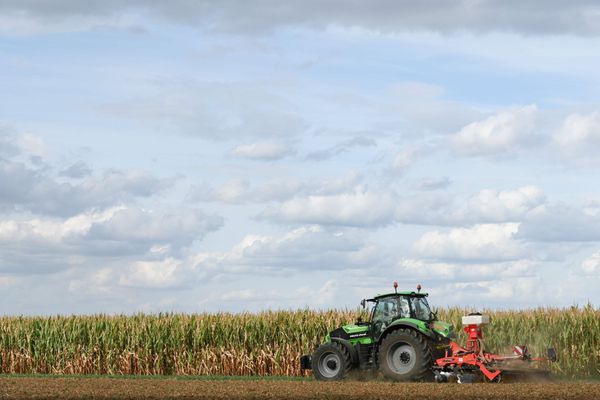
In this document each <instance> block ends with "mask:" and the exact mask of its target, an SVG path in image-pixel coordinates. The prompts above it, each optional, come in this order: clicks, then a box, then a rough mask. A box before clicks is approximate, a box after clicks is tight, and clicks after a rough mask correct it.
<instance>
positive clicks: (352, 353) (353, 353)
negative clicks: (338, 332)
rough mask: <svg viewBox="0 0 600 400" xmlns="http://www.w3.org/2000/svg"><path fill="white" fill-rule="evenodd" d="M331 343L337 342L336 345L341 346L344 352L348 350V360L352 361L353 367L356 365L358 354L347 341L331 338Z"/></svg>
mask: <svg viewBox="0 0 600 400" xmlns="http://www.w3.org/2000/svg"><path fill="white" fill-rule="evenodd" d="M331 341H332V342H337V343H340V344H341V345H343V346H344V347H345V348H346V350H348V353H350V358H351V359H352V364H353V365H356V364H358V352H357V351H356V348H355V347H354V346H352V343H350V341H349V340H346V339H342V338H339V337H332V338H331Z"/></svg>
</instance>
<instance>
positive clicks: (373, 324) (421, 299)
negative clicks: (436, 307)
mask: <svg viewBox="0 0 600 400" xmlns="http://www.w3.org/2000/svg"><path fill="white" fill-rule="evenodd" d="M394 288H396V286H394ZM426 297H427V293H421V286H420V285H419V286H418V287H417V292H400V293H398V292H397V291H395V292H394V293H388V294H382V295H378V296H375V297H374V298H372V299H365V300H363V301H362V302H361V305H362V306H363V307H364V308H366V304H367V303H374V305H373V307H372V309H371V312H370V321H369V323H368V325H369V326H370V328H371V329H370V331H371V337H372V338H373V340H374V341H377V340H379V338H380V337H381V334H382V333H383V332H385V330H386V328H387V327H389V326H390V325H392V323H393V322H394V321H397V320H399V319H404V320H415V322H416V321H420V322H424V323H429V322H432V321H434V320H435V319H436V318H435V314H434V313H433V312H431V309H430V308H429V303H428V302H427V299H426Z"/></svg>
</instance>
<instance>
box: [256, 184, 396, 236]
mask: <svg viewBox="0 0 600 400" xmlns="http://www.w3.org/2000/svg"><path fill="white" fill-rule="evenodd" d="M395 204H396V203H395V199H394V198H393V197H392V196H391V195H390V194H386V193H373V192H368V191H356V192H354V193H344V194H339V195H329V196H318V195H313V196H307V197H300V198H294V199H291V200H288V201H285V202H284V203H282V204H281V205H280V206H278V207H276V208H270V209H267V210H265V211H264V212H263V213H262V214H261V216H262V217H265V218H271V219H274V220H277V221H281V222H296V223H307V224H323V225H346V226H362V227H377V226H384V225H389V224H392V223H393V222H394V213H395V210H396V205H395Z"/></svg>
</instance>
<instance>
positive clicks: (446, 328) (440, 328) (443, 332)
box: [430, 321, 455, 339]
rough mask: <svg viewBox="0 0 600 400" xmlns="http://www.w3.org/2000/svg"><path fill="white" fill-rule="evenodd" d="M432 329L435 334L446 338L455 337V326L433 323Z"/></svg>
mask: <svg viewBox="0 0 600 400" xmlns="http://www.w3.org/2000/svg"><path fill="white" fill-rule="evenodd" d="M430 327H431V329H432V330H433V331H434V332H435V333H437V334H438V335H440V336H443V337H445V338H448V339H450V338H453V337H454V336H455V332H454V326H453V325H452V324H450V323H448V322H443V321H433V322H432V323H431V325H430Z"/></svg>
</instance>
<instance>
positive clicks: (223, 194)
mask: <svg viewBox="0 0 600 400" xmlns="http://www.w3.org/2000/svg"><path fill="white" fill-rule="evenodd" d="M362 179H363V178H362V176H361V175H360V174H358V173H356V172H350V173H348V174H346V175H345V176H343V177H341V178H337V179H312V180H306V181H297V180H293V179H285V180H282V179H277V180H271V181H267V182H265V183H261V184H256V185H254V186H251V185H250V183H249V182H248V181H246V180H243V179H231V180H229V181H227V182H225V183H223V184H222V185H220V186H216V187H213V186H211V185H208V184H206V183H205V184H200V185H194V186H192V188H191V189H190V192H189V193H188V198H189V199H190V200H191V201H206V202H222V203H230V204H244V203H268V202H273V201H285V200H289V199H291V198H293V197H297V196H303V195H305V196H306V195H329V194H339V193H343V192H347V191H349V190H352V189H353V188H355V187H356V186H357V185H358V184H359V183H360V182H361V181H362Z"/></svg>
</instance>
